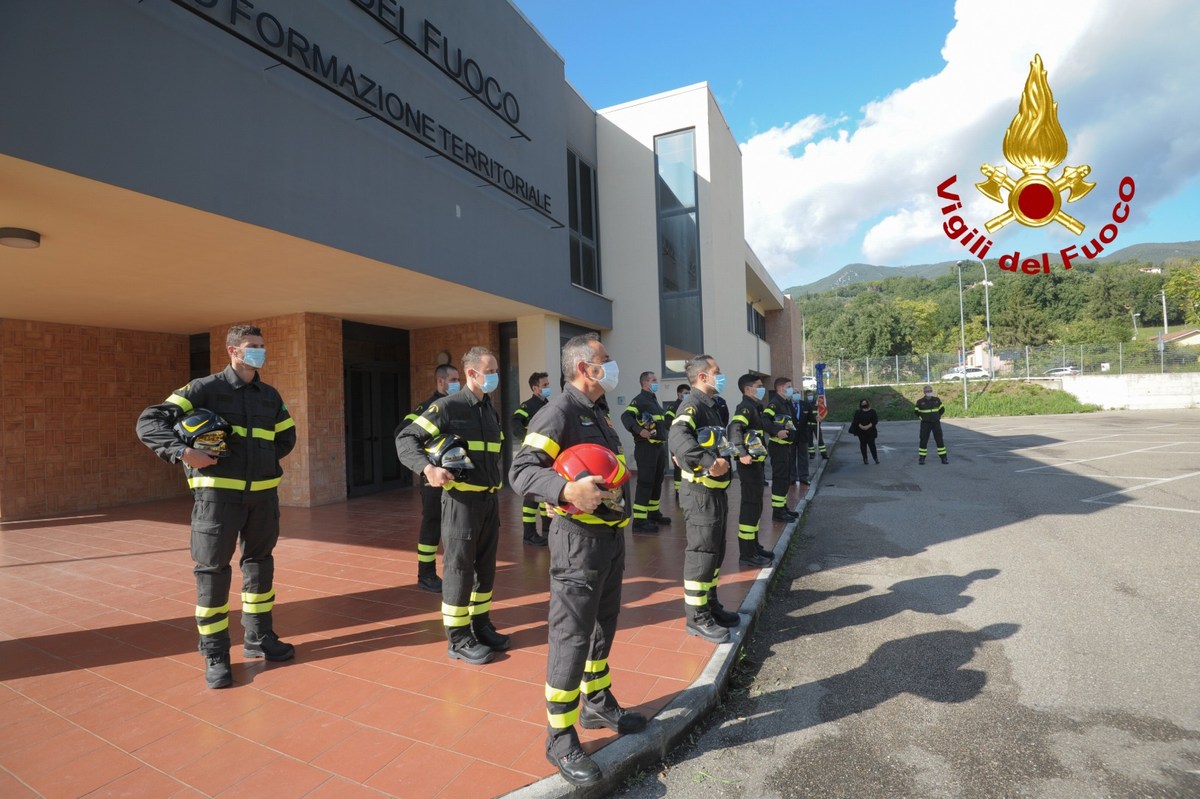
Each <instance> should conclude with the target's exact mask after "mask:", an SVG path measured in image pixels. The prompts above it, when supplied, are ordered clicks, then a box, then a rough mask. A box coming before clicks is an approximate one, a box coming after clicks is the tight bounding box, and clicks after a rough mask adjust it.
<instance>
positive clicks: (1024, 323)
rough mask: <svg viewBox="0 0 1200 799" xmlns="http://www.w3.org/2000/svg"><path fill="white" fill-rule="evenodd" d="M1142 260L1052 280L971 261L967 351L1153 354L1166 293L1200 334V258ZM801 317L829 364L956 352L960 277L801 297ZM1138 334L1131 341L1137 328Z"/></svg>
mask: <svg viewBox="0 0 1200 799" xmlns="http://www.w3.org/2000/svg"><path fill="white" fill-rule="evenodd" d="M1151 266H1153V265H1151V264H1147V263H1138V262H1126V263H1110V264H1095V263H1084V264H1078V265H1076V266H1075V267H1074V268H1073V269H1071V270H1069V271H1067V270H1061V269H1060V270H1056V271H1052V272H1051V273H1050V274H1048V275H1045V274H1039V275H1033V276H1030V275H1024V274H1020V273H1017V274H1013V273H1011V272H1005V271H1002V270H1001V269H1000V268H999V266H998V265H997V264H996V263H995V262H994V261H990V260H989V261H988V269H987V276H988V279H989V280H990V283H991V285H990V286H988V287H987V296H986V300H987V303H986V306H985V290H984V289H985V287H984V285H983V280H984V275H983V267H982V266H981V265H980V264H979V262H977V261H971V262H964V263H963V268H962V272H963V274H962V279H963V313H964V315H965V321H966V338H967V346H968V347H970V346H971V344H972V342H975V341H981V340H983V339H985V338H987V331H986V325H987V319H988V314H987V313H985V307H990V311H991V313H990V318H991V333H992V346H993V348H995V349H997V350H999V349H1001V348H1015V347H1023V346H1026V345H1029V346H1038V345H1043V344H1112V343H1116V342H1120V341H1124V342H1132V343H1133V344H1134V346H1136V345H1138V344H1142V345H1144V346H1146V347H1154V346H1155V341H1154V336H1156V335H1157V334H1159V333H1161V331H1162V327H1163V310H1162V308H1163V306H1162V299H1161V297H1160V292H1162V291H1165V292H1166V298H1167V322H1168V324H1169V325H1170V326H1171V327H1172V328H1175V327H1177V326H1182V325H1195V326H1200V260H1198V259H1182V258H1176V259H1168V260H1167V261H1165V262H1164V263H1163V264H1162V265H1161V272H1160V273H1156V272H1154V271H1141V269H1139V267H1151ZM794 299H795V302H796V304H797V306H798V307H799V310H800V312H801V314H802V316H803V317H804V322H805V325H804V326H805V331H806V335H807V338H808V347H809V350H810V351H811V352H816V353H818V354H819V355H820V357H823V358H826V359H828V358H836V357H839V356H841V357H846V358H863V357H872V358H877V357H883V356H888V355H919V354H923V353H930V352H933V353H938V352H957V351H958V349H959V296H958V275H957V270H956V268H955V267H953V266H951V267H950V268H949V269H948V271H947V274H945V275H943V276H941V277H938V278H933V279H930V278H924V277H891V278H887V279H886V280H881V281H875V282H868V283H856V284H853V285H850V286H844V287H841V288H837V289H833V290H830V291H826V292H823V293H820V294H806V295H802V296H799V297H796V298H794ZM1135 325H1136V328H1137V336H1136V338H1135V336H1134V327H1135Z"/></svg>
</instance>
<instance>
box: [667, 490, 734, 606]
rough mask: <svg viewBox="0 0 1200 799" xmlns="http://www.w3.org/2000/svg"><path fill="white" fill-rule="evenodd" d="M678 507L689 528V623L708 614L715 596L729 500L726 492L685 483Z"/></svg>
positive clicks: (686, 587)
mask: <svg viewBox="0 0 1200 799" xmlns="http://www.w3.org/2000/svg"><path fill="white" fill-rule="evenodd" d="M679 505H680V507H682V508H683V520H684V522H685V523H686V526H687V549H686V550H684V553H683V601H684V604H685V605H686V607H685V610H686V611H687V616H688V618H689V619H692V620H695V619H696V618H697V616H700V615H703V614H707V613H709V611H710V609H709V607H708V602H709V592H710V591H712V592H715V591H716V588H717V577H718V576H719V575H720V572H721V562H722V561H723V560H725V525H726V522H727V521H728V518H729V497H728V495H726V493H725V490H724V489H720V488H706V487H705V486H701V485H696V484H695V483H692V482H688V481H686V480H685V481H684V483H683V485H682V486H680V488H679Z"/></svg>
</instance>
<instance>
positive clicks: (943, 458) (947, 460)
mask: <svg viewBox="0 0 1200 799" xmlns="http://www.w3.org/2000/svg"><path fill="white" fill-rule="evenodd" d="M949 462H950V459H949V458H947V457H946V456H945V455H943V456H942V463H949Z"/></svg>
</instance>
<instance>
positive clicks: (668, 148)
mask: <svg viewBox="0 0 1200 799" xmlns="http://www.w3.org/2000/svg"><path fill="white" fill-rule="evenodd" d="M654 158H655V170H656V173H657V175H656V179H657V204H658V274H659V309H660V317H661V319H662V341H663V367H664V369H663V371H664V372H665V373H668V374H673V375H679V374H681V373H682V372H683V367H684V364H685V363H686V362H687V360H688V359H689V358H691V357H692V356H694V355H699V354H700V353H701V352H703V351H704V335H703V330H704V324H703V323H704V320H703V314H702V312H701V305H700V216H699V208H698V206H697V202H696V134H695V131H694V130H683V131H679V132H677V133H669V134H666V135H664V136H656V137H654Z"/></svg>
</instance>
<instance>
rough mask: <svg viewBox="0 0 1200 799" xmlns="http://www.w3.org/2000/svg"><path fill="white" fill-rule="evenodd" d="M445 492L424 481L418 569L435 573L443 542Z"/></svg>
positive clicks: (418, 542) (418, 539)
mask: <svg viewBox="0 0 1200 799" xmlns="http://www.w3.org/2000/svg"><path fill="white" fill-rule="evenodd" d="M444 493H445V492H444V491H443V490H442V489H440V488H435V487H434V486H431V485H429V483H426V482H424V481H423V480H422V482H421V530H420V532H419V533H418V534H417V564H418V566H417V569H419V570H429V571H433V570H435V569H436V567H437V548H438V543H439V542H440V541H441V540H442V494H444Z"/></svg>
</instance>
